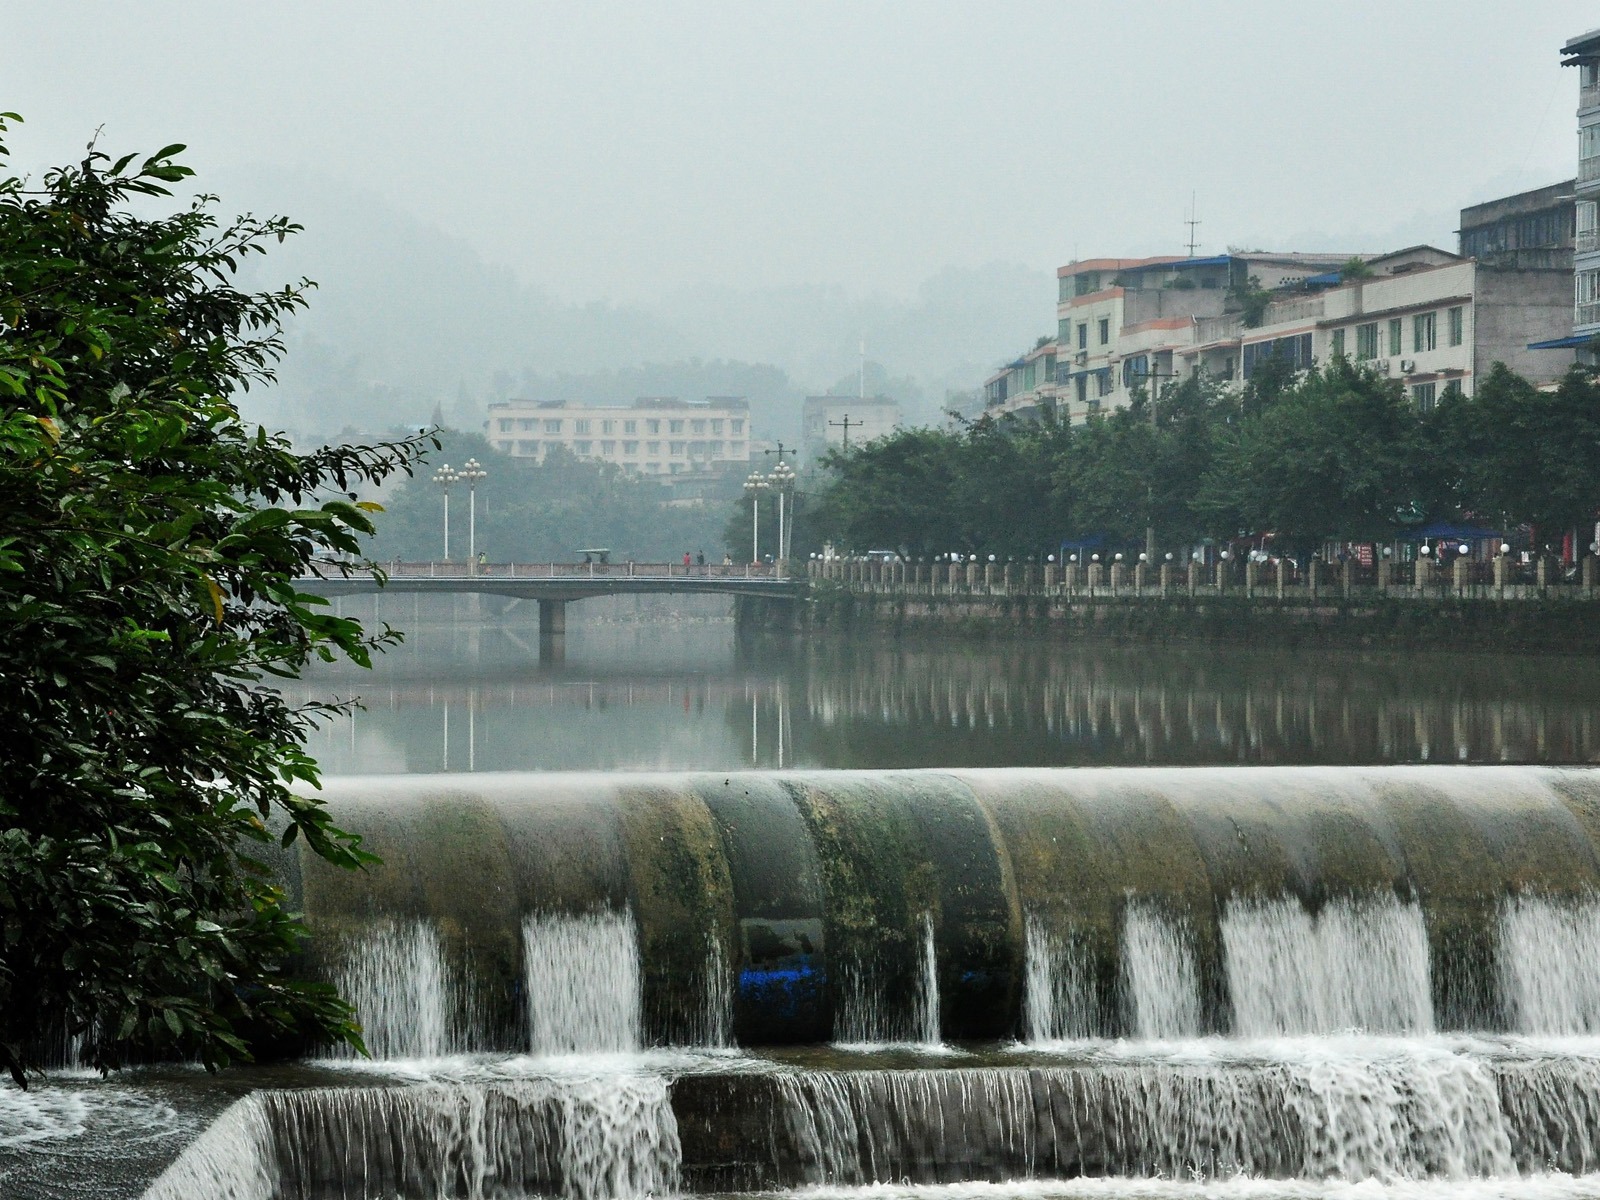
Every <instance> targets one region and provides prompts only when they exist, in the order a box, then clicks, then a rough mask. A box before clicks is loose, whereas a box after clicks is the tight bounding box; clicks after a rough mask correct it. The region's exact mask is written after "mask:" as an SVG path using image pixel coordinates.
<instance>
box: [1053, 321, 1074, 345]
mask: <svg viewBox="0 0 1600 1200" xmlns="http://www.w3.org/2000/svg"><path fill="white" fill-rule="evenodd" d="M1056 342H1057V343H1058V344H1060V345H1062V346H1069V345H1071V343H1072V322H1071V321H1069V320H1067V319H1066V318H1065V317H1061V318H1059V319H1058V320H1057V321H1056Z"/></svg>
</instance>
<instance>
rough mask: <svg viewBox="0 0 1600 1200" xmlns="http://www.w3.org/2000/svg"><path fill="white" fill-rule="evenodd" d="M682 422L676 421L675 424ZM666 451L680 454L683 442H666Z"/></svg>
mask: <svg viewBox="0 0 1600 1200" xmlns="http://www.w3.org/2000/svg"><path fill="white" fill-rule="evenodd" d="M682 423H683V422H681V421H679V422H677V424H680V425H681V424H682ZM667 453H668V454H682V453H683V443H682V442H669V443H668V444H667Z"/></svg>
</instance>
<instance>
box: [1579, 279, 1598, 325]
mask: <svg viewBox="0 0 1600 1200" xmlns="http://www.w3.org/2000/svg"><path fill="white" fill-rule="evenodd" d="M1572 299H1573V310H1572V319H1573V323H1574V324H1576V325H1593V324H1595V323H1596V322H1600V271H1578V272H1577V273H1576V274H1574V275H1573V277H1572Z"/></svg>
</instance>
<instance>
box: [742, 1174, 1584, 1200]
mask: <svg viewBox="0 0 1600 1200" xmlns="http://www.w3.org/2000/svg"><path fill="white" fill-rule="evenodd" d="M768 1195H778V1196H789V1197H794V1198H795V1200H1580V1198H1592V1197H1595V1196H1600V1175H1562V1174H1539V1175H1530V1176H1526V1177H1521V1178H1513V1179H1451V1180H1416V1181H1412V1180H1407V1181H1403V1182H1396V1183H1388V1184H1384V1183H1378V1182H1377V1181H1375V1180H1363V1181H1362V1182H1360V1183H1344V1182H1339V1181H1328V1182H1314V1181H1304V1180H1287V1179H1256V1178H1251V1177H1249V1176H1236V1177H1234V1178H1231V1179H1220V1180H1211V1179H1208V1180H1192V1179H1103V1178H1081V1179H1067V1180H1032V1179H1021V1180H1012V1181H1008V1182H1005V1183H984V1182H973V1183H930V1184H901V1183H882V1184H868V1185H865V1186H861V1187H835V1186H826V1185H824V1186H815V1187H806V1188H799V1189H796V1190H795V1191H792V1192H780V1193H768Z"/></svg>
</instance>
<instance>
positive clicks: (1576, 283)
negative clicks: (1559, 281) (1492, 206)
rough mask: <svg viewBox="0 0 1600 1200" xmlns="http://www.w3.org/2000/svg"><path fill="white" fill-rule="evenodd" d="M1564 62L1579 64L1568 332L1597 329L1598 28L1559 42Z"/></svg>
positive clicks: (1582, 336)
mask: <svg viewBox="0 0 1600 1200" xmlns="http://www.w3.org/2000/svg"><path fill="white" fill-rule="evenodd" d="M1561 63H1562V65H1563V66H1575V67H1577V68H1578V181H1577V184H1576V187H1575V189H1574V197H1575V199H1576V201H1577V237H1576V243H1575V246H1574V252H1573V262H1572V337H1573V340H1574V341H1575V342H1587V341H1588V340H1589V339H1590V338H1592V337H1594V336H1595V335H1596V334H1600V211H1597V210H1600V29H1595V30H1591V31H1590V32H1588V33H1585V34H1582V35H1580V36H1578V37H1575V38H1573V39H1572V40H1571V41H1569V42H1568V43H1567V44H1566V45H1565V46H1563V47H1562V48H1561Z"/></svg>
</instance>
